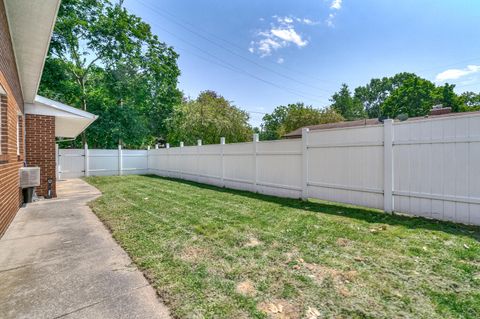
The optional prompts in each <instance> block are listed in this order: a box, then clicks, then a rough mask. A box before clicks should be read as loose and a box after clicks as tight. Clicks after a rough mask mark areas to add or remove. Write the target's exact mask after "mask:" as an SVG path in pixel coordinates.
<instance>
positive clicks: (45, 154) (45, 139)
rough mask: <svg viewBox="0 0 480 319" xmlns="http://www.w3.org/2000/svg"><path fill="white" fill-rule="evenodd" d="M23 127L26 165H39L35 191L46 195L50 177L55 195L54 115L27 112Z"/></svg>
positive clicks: (40, 194)
mask: <svg viewBox="0 0 480 319" xmlns="http://www.w3.org/2000/svg"><path fill="white" fill-rule="evenodd" d="M25 128H26V150H27V156H26V162H27V165H28V166H38V167H40V186H39V187H36V188H35V191H36V192H37V195H39V196H47V191H48V182H47V181H48V179H49V178H51V179H52V181H53V184H52V196H53V197H56V178H55V175H56V160H55V117H54V116H46V115H34V114H27V115H26V117H25Z"/></svg>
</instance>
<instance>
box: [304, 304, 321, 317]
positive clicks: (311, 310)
mask: <svg viewBox="0 0 480 319" xmlns="http://www.w3.org/2000/svg"><path fill="white" fill-rule="evenodd" d="M319 317H320V311H318V309H317V308H314V307H308V309H307V312H306V313H305V318H306V319H318V318H319Z"/></svg>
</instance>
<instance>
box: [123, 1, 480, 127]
mask: <svg viewBox="0 0 480 319" xmlns="http://www.w3.org/2000/svg"><path fill="white" fill-rule="evenodd" d="M124 5H125V6H126V7H127V9H128V10H129V11H130V12H132V13H134V14H136V15H138V16H140V17H142V18H143V19H144V20H145V21H146V22H148V23H149V24H150V25H151V26H152V30H153V32H154V33H155V34H157V35H158V36H159V38H160V39H161V40H162V41H164V42H166V43H167V44H169V45H171V46H173V47H174V48H175V50H176V51H177V52H178V53H179V54H180V58H179V61H178V63H179V66H180V69H181V72H182V75H181V77H180V83H179V88H180V89H181V90H182V91H183V92H184V93H185V94H186V95H189V96H191V97H196V96H197V95H198V93H199V92H200V91H203V90H207V89H210V90H215V91H217V92H219V93H220V94H222V95H223V96H225V97H226V98H227V99H229V100H231V101H233V102H234V103H235V105H237V106H238V107H240V108H242V109H244V110H247V111H249V112H250V115H251V121H250V122H251V124H252V125H254V126H258V125H259V124H260V122H261V118H262V116H263V115H262V113H265V112H271V111H272V110H273V109H274V108H275V107H276V106H278V105H282V104H288V103H294V102H297V101H302V102H305V103H306V104H311V105H313V106H315V107H319V108H321V107H325V106H327V105H328V104H329V98H330V97H331V95H332V94H333V93H334V92H335V91H337V90H338V89H339V87H340V85H341V83H347V84H348V85H349V86H350V88H352V89H353V88H355V87H356V86H358V85H364V84H366V83H367V82H368V81H369V80H370V79H371V78H372V77H383V76H391V75H393V74H395V73H398V72H403V71H409V72H415V73H417V74H418V75H420V76H422V77H425V78H427V79H429V80H431V81H436V82H437V83H438V84H443V83H445V82H449V83H454V84H457V92H463V91H480V39H479V38H480V37H479V35H480V1H479V0H449V1H447V0H402V1H393V0H391V1H390V0H296V1H286V0H275V1H274V0H270V1H267V0H256V1H253V0H251V1H246V0H228V1H227V0H223V1H222V0H202V1H192V0H191V1H186V0H162V1H158V0H157V1H155V0H125V2H124Z"/></svg>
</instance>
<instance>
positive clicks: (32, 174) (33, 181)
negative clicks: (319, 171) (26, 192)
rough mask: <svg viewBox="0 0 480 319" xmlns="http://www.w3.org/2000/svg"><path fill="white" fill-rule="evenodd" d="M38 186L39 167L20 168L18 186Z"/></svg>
mask: <svg viewBox="0 0 480 319" xmlns="http://www.w3.org/2000/svg"><path fill="white" fill-rule="evenodd" d="M35 186H40V167H22V168H20V188H29V187H35Z"/></svg>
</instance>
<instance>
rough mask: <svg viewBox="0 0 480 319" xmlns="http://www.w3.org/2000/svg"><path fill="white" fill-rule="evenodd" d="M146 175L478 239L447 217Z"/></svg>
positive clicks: (472, 229)
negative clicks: (432, 217)
mask: <svg viewBox="0 0 480 319" xmlns="http://www.w3.org/2000/svg"><path fill="white" fill-rule="evenodd" d="M142 176H145V177H148V178H156V179H162V180H168V181H173V182H176V183H182V184H186V185H189V186H193V187H198V188H202V189H209V190H214V191H217V192H221V193H228V194H232V195H237V196H243V197H248V198H252V199H256V200H260V201H265V202H270V203H275V204H278V205H282V206H285V207H289V208H294V209H301V210H305V211H310V212H315V213H323V214H329V215H335V216H343V217H347V218H354V219H357V220H360V221H364V222H367V223H380V224H387V225H392V226H403V227H406V228H409V229H426V230H431V231H442V232H446V233H449V234H453V235H460V236H468V237H471V238H473V239H475V240H477V241H480V227H479V226H471V225H463V224H457V223H453V222H447V221H439V220H434V219H428V218H424V217H418V216H406V215H398V214H386V213H384V212H382V211H380V210H378V209H371V208H365V207H358V206H352V205H347V204H339V203H332V202H324V201H317V200H315V199H314V200H309V201H303V200H300V199H292V198H283V197H276V196H270V195H263V194H259V193H252V192H248V191H241V190H235V189H230V188H222V187H218V186H214V185H208V184H202V183H197V182H193V181H188V180H183V179H176V178H170V177H161V176H157V175H142Z"/></svg>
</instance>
